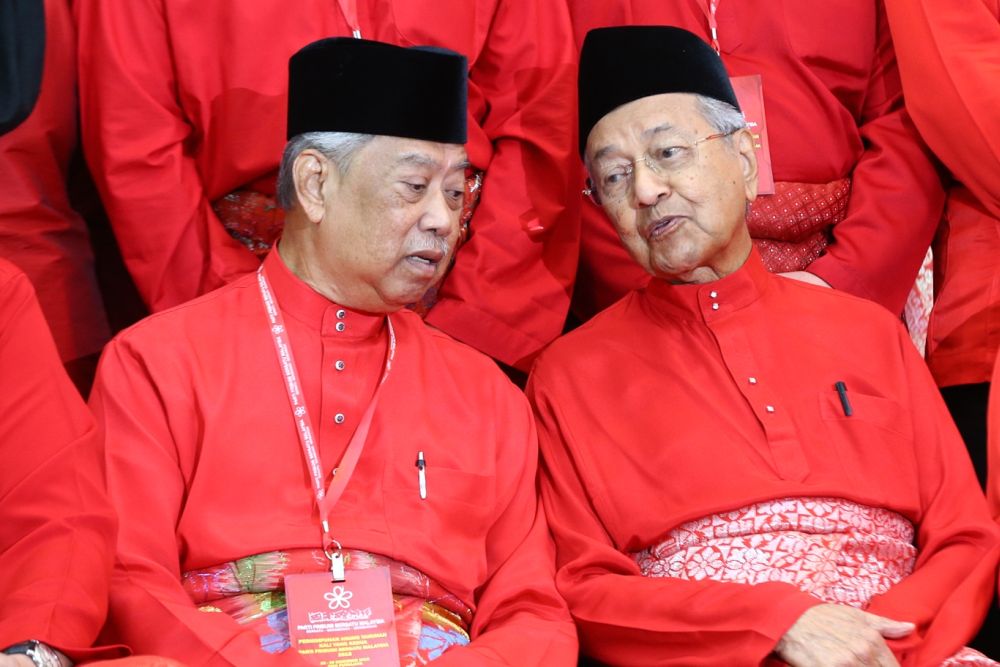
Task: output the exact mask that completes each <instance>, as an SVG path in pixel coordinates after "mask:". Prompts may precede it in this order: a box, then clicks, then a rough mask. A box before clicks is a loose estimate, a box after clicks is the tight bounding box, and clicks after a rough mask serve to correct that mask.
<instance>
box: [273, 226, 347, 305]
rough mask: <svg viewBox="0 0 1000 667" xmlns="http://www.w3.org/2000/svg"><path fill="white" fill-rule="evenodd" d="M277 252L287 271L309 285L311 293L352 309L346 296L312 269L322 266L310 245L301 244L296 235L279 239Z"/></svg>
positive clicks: (330, 281)
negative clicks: (313, 292)
mask: <svg viewBox="0 0 1000 667" xmlns="http://www.w3.org/2000/svg"><path fill="white" fill-rule="evenodd" d="M277 252H278V255H279V256H280V257H281V261H283V262H284V263H285V266H287V267H288V270H289V271H291V272H292V273H293V274H295V276H296V277H297V278H298V279H299V280H301V281H302V282H304V283H305V284H306V285H309V287H311V288H312V289H313V291H315V292H318V293H319V294H321V295H323V296H324V297H326V298H327V299H329V300H330V301H332V302H334V303H336V304H339V305H341V306H348V307H353V304H351V303H350V299H349V298H348V297H347V295H346V294H344V293H343V292H341V291H340V290H338V289H337V287H336V285H335V284H334V282H333V281H332V280H330V279H329V278H327V277H325V276H323V275H322V274H321V273H320V272H318V271H317V270H316V269H315V268H314V267H317V266H322V264H321V263H320V262H319V258H318V257H317V256H316V254H317V253H316V249H315V246H314V245H313V244H312V243H308V242H306V243H303V242H301V241H300V240H299V237H298V235H290V236H289V237H287V238H285V237H283V238H282V239H281V242H280V243H279V244H278V245H277Z"/></svg>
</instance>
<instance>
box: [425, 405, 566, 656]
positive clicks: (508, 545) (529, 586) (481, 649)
mask: <svg viewBox="0 0 1000 667" xmlns="http://www.w3.org/2000/svg"><path fill="white" fill-rule="evenodd" d="M512 392H513V390H512ZM516 399H517V404H514V401H508V402H507V403H506V404H505V405H503V406H501V407H499V408H498V409H497V414H504V415H509V420H508V421H507V422H506V429H505V431H506V432H505V433H500V434H498V436H499V437H498V440H499V442H502V443H505V445H504V446H502V447H501V448H500V450H499V451H500V452H501V456H503V457H504V460H503V461H502V462H501V465H498V466H497V470H498V471H501V474H502V473H503V472H507V473H510V474H509V475H508V477H507V479H499V480H498V488H504V487H506V488H509V489H512V490H513V491H512V492H511V493H506V494H504V497H502V498H501V499H500V500H499V502H501V503H504V504H505V505H504V509H503V512H502V514H501V515H500V518H499V519H498V520H497V522H496V523H495V524H494V525H493V526H492V527H491V528H490V531H489V534H488V536H487V538H486V551H487V567H488V568H489V570H488V573H487V574H488V577H487V579H486V582H485V583H484V584H483V585H482V586H481V587H480V588H479V590H477V591H476V613H475V618H474V620H473V624H472V643H471V644H469V645H468V646H466V647H462V648H454V649H450V650H449V651H447V652H446V653H445V654H444V655H443V656H441V658H439V659H437V660H435V661H434V665H435V667H499V666H500V665H506V666H508V667H550V666H551V667H556V666H557V665H575V664H576V660H577V639H576V629H575V628H574V627H573V621H572V619H571V618H570V616H569V613H568V612H567V610H566V603H565V602H564V601H563V599H562V598H561V597H560V596H559V593H558V592H556V587H555V582H554V580H553V578H554V574H555V573H554V567H553V563H554V561H555V549H554V547H553V544H552V538H551V536H550V535H549V530H548V525H547V524H546V521H545V515H544V513H543V512H542V508H541V504H540V503H539V502H538V494H537V491H536V486H535V476H536V472H537V465H536V461H537V460H538V451H537V447H536V446H535V442H536V439H535V429H534V426H533V424H532V419H531V414H530V409H529V408H528V405H527V403H526V402H525V401H524V398H523V395H521V393H520V392H517V393H516ZM500 485H503V486H500Z"/></svg>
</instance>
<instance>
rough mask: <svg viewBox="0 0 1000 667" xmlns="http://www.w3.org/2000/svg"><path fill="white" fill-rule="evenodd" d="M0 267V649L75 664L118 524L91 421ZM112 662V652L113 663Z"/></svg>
mask: <svg viewBox="0 0 1000 667" xmlns="http://www.w3.org/2000/svg"><path fill="white" fill-rule="evenodd" d="M6 267H7V265H6V264H3V265H2V266H0V377H2V378H3V384H2V387H3V389H2V390H0V461H3V465H2V466H0V600H2V601H3V606H2V608H0V647H4V646H10V645H11V644H16V643H18V642H22V641H25V640H27V639H38V640H40V641H43V642H45V643H47V644H49V645H51V646H54V647H58V648H60V649H62V650H64V651H65V652H67V653H70V654H71V655H73V656H75V657H82V656H83V655H92V654H94V652H92V651H91V652H88V651H85V650H81V649H85V648H86V647H89V646H90V645H91V643H92V642H93V641H94V639H95V638H96V637H97V633H98V631H99V630H100V628H101V625H102V624H103V623H104V616H105V613H106V612H107V596H108V577H109V575H110V572H111V560H112V549H113V546H114V534H115V517H114V513H113V511H112V509H111V506H110V505H109V503H108V499H107V495H106V493H105V490H104V474H103V470H102V466H101V456H100V443H99V441H98V438H97V431H96V428H95V426H94V420H93V417H92V416H91V415H90V413H89V412H88V411H87V408H86V406H85V405H84V404H83V400H82V399H81V398H80V395H79V394H78V393H77V391H76V389H75V388H74V387H73V385H72V384H71V383H70V381H69V379H68V378H67V377H66V374H65V372H64V371H63V368H62V364H61V363H60V362H59V357H58V354H57V353H56V349H55V344H54V343H53V342H52V336H51V335H50V334H49V331H48V328H47V326H46V324H45V320H44V318H43V316H42V312H41V309H40V308H39V306H38V301H37V300H36V299H35V295H34V291H33V290H32V288H31V285H30V284H29V283H28V279H27V278H26V277H25V276H24V275H23V274H21V273H19V272H17V273H15V272H14V271H13V270H8V269H7V268H6ZM114 653H118V652H117V651H112V654H114Z"/></svg>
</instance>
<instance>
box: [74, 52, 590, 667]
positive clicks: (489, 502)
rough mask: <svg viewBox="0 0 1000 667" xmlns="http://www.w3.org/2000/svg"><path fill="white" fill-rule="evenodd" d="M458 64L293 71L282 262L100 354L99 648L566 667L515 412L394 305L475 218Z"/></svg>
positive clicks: (548, 561)
mask: <svg viewBox="0 0 1000 667" xmlns="http://www.w3.org/2000/svg"><path fill="white" fill-rule="evenodd" d="M467 70H468V64H467V62H466V59H465V58H464V57H462V56H460V55H458V54H456V53H454V52H451V51H445V50H443V49H435V48H431V47H424V48H411V49H405V48H401V47H397V46H392V45H388V44H383V43H377V42H371V41H366V40H360V39H358V40H355V39H350V38H331V39H327V40H321V41H319V42H315V43H313V44H310V45H309V46H307V47H305V48H304V49H302V50H301V51H299V52H298V53H297V54H296V55H295V56H293V57H292V60H291V63H290V93H289V115H288V136H289V142H288V144H287V146H286V149H285V156H284V158H283V161H282V168H281V173H280V175H279V188H278V191H279V197H280V198H281V200H282V203H283V204H284V205H285V206H286V207H287V218H286V225H285V229H284V233H283V236H282V238H281V240H280V242H279V243H278V246H277V252H273V253H271V254H269V255H268V257H267V259H266V260H265V261H264V263H263V266H262V267H261V269H260V270H259V271H257V272H256V273H255V274H251V275H248V276H245V277H244V278H241V279H239V280H237V281H235V282H233V283H231V284H230V285H228V286H226V287H223V288H221V289H219V290H217V291H215V292H212V293H210V294H208V295H205V296H204V297H202V298H200V299H197V300H194V301H192V302H189V303H187V304H184V305H182V306H180V307H178V308H175V309H172V310H169V311H166V312H163V313H159V314H157V315H154V316H152V317H150V318H148V319H147V320H144V321H143V322H140V323H139V324H137V325H136V326H134V327H132V328H131V329H129V330H127V331H125V332H124V333H122V334H121V335H119V336H118V337H117V338H116V339H115V340H113V341H112V342H111V343H110V345H109V347H108V349H107V351H106V352H105V356H104V358H103V360H102V364H101V368H100V371H99V373H98V378H97V382H96V386H95V389H94V395H93V397H92V400H91V405H92V407H93V409H94V412H95V414H96V416H97V419H98V422H99V423H100V425H101V426H102V428H103V433H104V440H105V443H106V448H107V462H108V466H107V467H108V484H109V491H110V495H111V498H112V500H113V502H114V504H115V505H116V507H117V509H118V511H119V513H120V516H121V532H120V535H119V538H118V558H117V565H116V568H115V571H114V575H113V581H112V588H111V604H110V620H109V623H108V633H107V634H108V635H109V636H111V637H115V638H117V639H119V640H121V641H123V642H125V643H128V644H130V645H131V646H132V647H133V648H134V649H136V650H139V651H143V652H155V653H157V654H165V655H168V656H171V657H174V658H177V659H179V660H181V661H183V662H184V663H186V664H191V665H195V664H198V665H203V664H212V665H215V664H219V665H222V664H232V665H307V664H326V665H361V664H367V665H369V667H376V666H377V665H378V666H381V665H400V666H402V667H410V666H413V665H417V664H420V665H423V664H426V663H427V662H429V661H432V660H433V661H436V664H440V665H461V666H462V667H466V666H473V665H482V666H483V667H485V666H487V665H510V666H512V667H513V666H517V667H522V666H526V665H538V666H542V665H545V666H546V667H550V666H551V667H558V666H561V665H571V664H574V663H575V660H576V637H575V635H574V632H573V626H572V623H571V621H570V619H569V615H568V613H567V611H566V608H565V603H564V602H563V601H562V600H561V598H560V597H559V596H558V594H557V593H556V591H555V585H554V581H553V575H554V566H553V548H552V542H551V538H550V537H549V534H548V530H547V526H546V524H545V520H544V517H543V515H542V513H541V508H540V503H539V502H538V500H537V496H536V491H535V471H536V461H537V445H536V442H535V431H534V426H533V423H532V417H531V410H530V407H529V406H528V404H527V401H526V400H525V398H524V396H523V394H521V393H520V392H519V391H518V390H517V388H516V387H514V386H513V385H512V384H511V383H510V382H509V381H508V380H507V379H506V378H505V377H504V376H503V374H502V373H501V372H500V370H499V369H498V368H497V366H496V365H495V364H494V363H493V362H492V361H491V360H490V359H489V358H487V357H485V356H484V355H482V354H480V353H478V352H476V351H475V350H472V349H471V348H468V347H466V346H465V345H463V344H461V343H458V342H456V341H454V340H452V339H451V338H449V337H448V336H447V335H446V334H443V333H441V332H439V331H436V330H433V329H430V328H429V327H427V326H425V325H424V323H423V322H422V321H421V319H420V318H419V316H418V315H416V314H415V313H413V312H412V311H409V310H406V309H405V308H404V306H405V305H406V304H408V303H412V302H413V301H414V300H416V299H417V298H418V297H419V296H420V295H421V294H423V293H424V292H425V291H426V289H427V288H428V287H429V286H430V285H431V284H433V282H434V281H435V280H437V279H439V278H440V277H441V275H442V274H443V273H444V271H445V270H446V269H447V266H448V264H449V262H450V261H451V260H452V258H453V255H454V252H455V248H456V246H457V244H458V241H459V238H460V235H461V224H462V218H463V216H467V214H468V209H469V208H470V206H469V204H470V202H469V201H468V199H467V193H468V192H469V191H470V190H471V189H472V188H471V186H470V185H469V182H468V176H467V170H468V165H469V161H468V159H467V157H466V152H465V148H464V146H463V144H464V142H465V141H466V94H467Z"/></svg>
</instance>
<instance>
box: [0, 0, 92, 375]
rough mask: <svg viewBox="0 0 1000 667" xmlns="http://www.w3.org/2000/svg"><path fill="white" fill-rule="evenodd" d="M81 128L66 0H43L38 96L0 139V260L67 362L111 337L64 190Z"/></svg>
mask: <svg viewBox="0 0 1000 667" xmlns="http://www.w3.org/2000/svg"><path fill="white" fill-rule="evenodd" d="M76 130H77V128H76V37H75V35H74V30H73V21H72V17H71V15H70V8H69V0H45V68H44V71H43V74H42V89H41V93H40V95H39V97H38V102H37V103H36V104H35V108H34V110H33V111H32V113H31V115H30V116H29V117H28V119H27V120H26V121H24V123H22V124H21V125H20V126H19V127H17V128H16V129H15V130H13V131H12V132H9V133H8V134H5V135H3V136H0V183H2V184H3V185H2V187H0V257H3V258H5V259H7V260H8V261H10V262H12V263H14V264H15V265H16V266H17V267H18V268H20V269H21V270H22V271H24V272H25V273H26V274H27V276H28V278H30V279H31V282H32V284H33V285H34V286H35V290H36V291H37V293H38V300H39V302H40V303H41V306H42V312H44V313H45V318H46V320H47V321H48V324H49V328H50V329H51V330H52V336H53V338H55V342H56V348H57V349H58V350H59V356H60V358H61V359H62V360H63V361H64V362H65V361H71V360H73V359H77V358H79V357H84V356H87V355H91V354H96V353H98V352H100V351H101V347H102V346H103V345H104V343H106V342H107V341H108V338H110V337H111V333H110V331H109V329H108V322H107V318H106V316H105V314H104V303H103V301H102V300H101V295H100V293H99V291H98V289H97V280H96V278H95V276H94V258H93V255H92V252H91V249H90V239H89V236H88V234H87V228H86V225H85V224H84V221H83V219H82V218H81V217H80V215H79V214H78V213H77V212H76V211H74V210H73V209H72V208H70V205H69V199H68V196H67V194H66V176H67V174H66V172H67V169H68V166H69V162H70V156H71V154H72V152H73V149H74V148H75V147H76V140H77V136H76V135H77V131H76Z"/></svg>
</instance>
